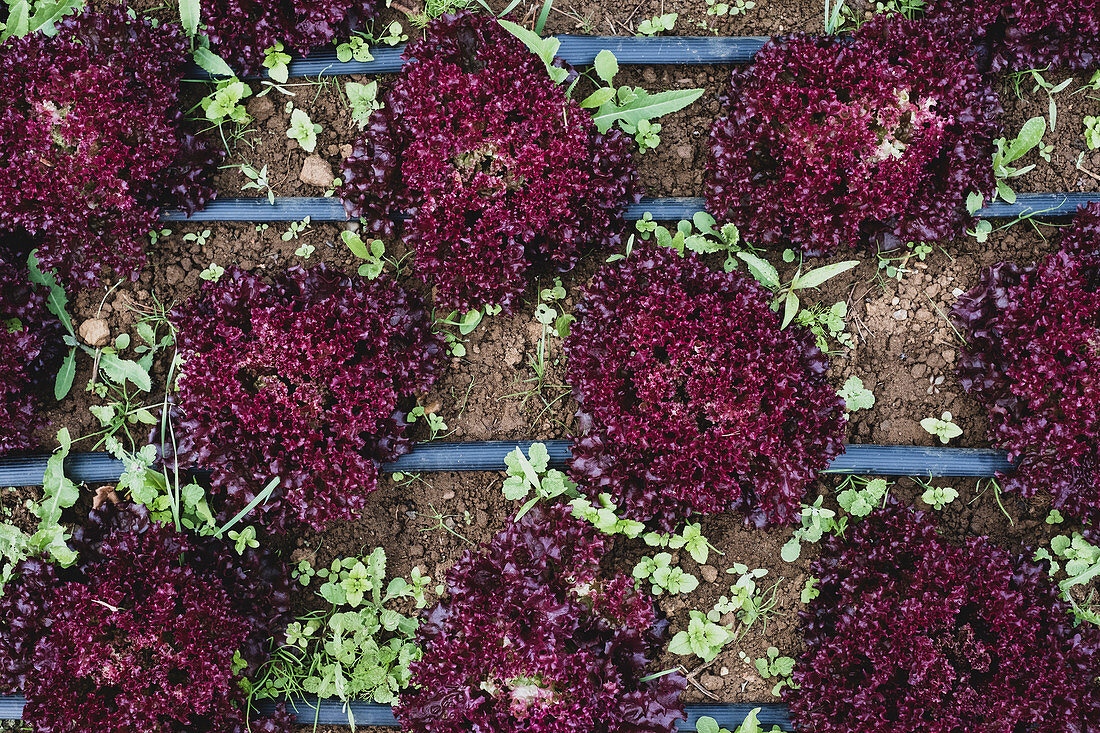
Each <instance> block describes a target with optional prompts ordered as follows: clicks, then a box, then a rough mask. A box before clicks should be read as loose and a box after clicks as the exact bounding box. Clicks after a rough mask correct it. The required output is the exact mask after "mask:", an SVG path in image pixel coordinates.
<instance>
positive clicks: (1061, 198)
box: [161, 192, 1100, 222]
mask: <svg viewBox="0 0 1100 733" xmlns="http://www.w3.org/2000/svg"><path fill="white" fill-rule="evenodd" d="M1093 201H1100V193H1095V192H1093V193H1021V194H1019V195H1018V196H1017V197H1016V203H1014V204H1009V203H1006V202H1004V201H998V202H996V203H994V204H990V205H989V206H986V207H985V208H983V209H980V210H979V211H978V216H980V217H984V218H987V219H1014V218H1016V217H1020V216H1027V215H1032V214H1035V215H1041V216H1073V214H1075V213H1076V212H1077V208H1078V207H1080V206H1083V205H1084V204H1087V203H1090V202H1093ZM705 209H706V203H705V201H704V200H703V199H701V198H691V197H683V198H674V197H670V198H644V199H642V200H641V202H639V203H637V204H630V205H629V206H627V208H626V218H627V219H641V218H642V215H643V214H645V213H649V214H652V215H653V218H654V219H656V220H657V221H678V220H680V219H690V218H691V217H692V216H693V215H694V214H695V213H696V212H699V211H704V210H705ZM307 216H308V217H309V218H310V220H311V221H315V222H319V221H346V220H347V215H346V214H345V213H344V205H343V204H342V203H341V202H340V200H339V199H336V198H320V197H318V198H304V197H303V198H297V197H280V198H277V199H275V203H274V204H271V203H268V200H267V199H266V198H225V199H217V200H215V201H212V202H210V203H209V204H208V205H207V206H206V208H205V209H203V210H202V211H198V212H196V213H195V214H193V215H192V216H191V217H190V218H188V216H187V215H186V214H185V213H184V212H182V211H178V210H172V211H165V212H163V214H162V215H161V219H162V220H163V221H250V222H251V221H301V220H302V219H304V218H306V217H307Z"/></svg>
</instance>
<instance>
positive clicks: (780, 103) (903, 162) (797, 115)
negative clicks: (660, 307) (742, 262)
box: [706, 17, 1001, 254]
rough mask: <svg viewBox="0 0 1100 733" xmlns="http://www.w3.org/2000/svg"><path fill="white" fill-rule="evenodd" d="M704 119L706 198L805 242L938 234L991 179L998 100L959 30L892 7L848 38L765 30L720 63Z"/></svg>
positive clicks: (814, 245)
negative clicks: (719, 79)
mask: <svg viewBox="0 0 1100 733" xmlns="http://www.w3.org/2000/svg"><path fill="white" fill-rule="evenodd" d="M722 105H723V107H724V109H725V114H724V115H723V116H722V117H720V118H719V119H718V120H716V121H715V123H714V126H713V127H712V128H711V134H710V146H711V155H710V158H709V160H708V162H707V180H706V187H707V206H708V210H709V211H711V212H712V213H713V214H714V215H715V216H716V217H718V218H719V219H722V218H726V219H729V220H730V221H732V222H733V223H735V224H737V226H738V227H740V229H741V233H742V235H743V236H744V237H745V238H746V239H748V240H749V241H751V242H754V243H756V244H779V243H786V242H792V243H794V244H796V245H798V246H800V247H801V248H802V250H803V251H804V252H806V253H808V254H821V253H827V252H831V251H833V250H835V249H837V248H838V247H842V246H854V245H858V244H861V243H865V242H869V241H870V242H874V243H879V244H883V245H885V246H887V247H891V246H896V245H897V244H899V243H901V244H903V243H905V242H910V241H935V240H942V239H951V238H953V237H954V236H956V235H957V234H959V233H960V232H961V231H962V229H963V227H964V225H965V224H966V223H967V222H968V221H970V217H969V216H968V215H967V213H966V205H965V204H966V197H967V195H968V194H969V193H971V192H974V191H976V192H979V193H982V194H988V193H989V192H991V191H992V190H993V173H992V170H991V168H990V166H989V157H990V155H991V154H992V151H993V147H992V141H993V138H994V137H995V136H996V133H997V131H998V130H999V122H998V120H999V115H1000V112H1001V107H1000V103H999V102H998V100H997V96H996V94H995V93H994V92H993V90H992V88H991V87H990V85H989V83H988V81H986V80H985V79H984V78H983V77H982V75H981V74H980V73H979V72H978V70H977V68H976V67H975V65H974V62H973V61H972V60H971V59H970V58H969V56H968V55H967V53H966V51H965V49H964V47H963V45H962V44H961V42H959V41H954V40H949V39H947V38H945V37H943V36H942V35H940V34H937V33H935V32H933V30H932V28H931V27H930V26H928V25H925V24H921V23H918V22H914V21H907V20H904V19H901V18H896V17H883V18H879V19H876V20H874V21H871V22H869V23H867V24H866V25H864V26H863V28H862V29H861V30H860V31H859V32H857V33H855V34H854V35H852V36H851V37H842V36H807V35H802V34H795V35H792V36H787V37H782V38H774V39H772V40H771V41H769V42H768V43H767V44H766V45H765V46H764V48H763V49H762V50H761V51H760V52H759V53H758V54H757V55H756V58H755V60H754V62H753V63H752V65H750V66H748V67H745V68H742V69H738V70H736V71H734V72H733V80H732V83H731V86H730V90H729V92H728V93H727V94H725V95H724V96H723V98H722Z"/></svg>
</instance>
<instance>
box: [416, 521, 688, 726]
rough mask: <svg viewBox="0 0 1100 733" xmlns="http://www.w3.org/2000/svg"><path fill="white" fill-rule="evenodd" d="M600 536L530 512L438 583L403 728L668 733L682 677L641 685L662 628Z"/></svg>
mask: <svg viewBox="0 0 1100 733" xmlns="http://www.w3.org/2000/svg"><path fill="white" fill-rule="evenodd" d="M606 542H607V539H606V538H605V537H604V536H602V535H597V534H596V533H595V531H594V530H593V529H592V527H591V526H589V525H587V524H585V523H583V522H581V521H580V520H577V519H574V518H573V516H572V513H571V511H570V510H569V508H568V507H567V506H562V505H557V506H553V507H549V508H543V507H535V508H534V509H532V510H531V511H530V512H528V513H527V514H525V515H524V516H523V518H522V519H520V520H518V521H516V522H514V523H512V524H510V525H509V526H508V527H507V528H506V529H504V531H502V532H500V533H499V534H497V535H496V536H495V537H494V538H493V539H492V540H490V541H489V542H488V543H487V544H486V545H485V546H484V547H482V548H481V550H470V551H467V552H466V553H465V554H464V555H463V556H462V558H460V559H459V561H458V562H457V563H456V564H455V566H454V567H453V568H452V569H451V571H450V573H449V574H448V576H447V595H446V596H445V597H444V599H443V600H442V601H440V603H439V605H438V606H436V607H435V608H433V609H431V610H430V611H429V612H428V613H427V614H426V616H425V618H424V619H423V620H422V622H421V624H420V629H419V631H418V632H417V642H418V643H419V644H420V646H421V648H422V649H423V652H424V654H423V657H422V658H421V659H420V660H419V661H416V662H414V663H413V665H412V684H411V687H410V688H409V689H408V690H407V691H405V692H403V693H402V695H401V704H400V706H399V707H398V708H397V710H396V714H397V717H398V718H399V719H400V720H401V723H402V725H403V726H404V729H405V730H407V731H413V732H414V733H467V732H468V731H493V733H510V732H511V731H516V732H517V733H518V732H519V731H523V732H524V733H672V732H673V731H674V730H675V729H676V720H678V719H682V718H683V717H684V712H683V705H682V704H681V703H680V701H679V696H680V693H681V692H682V691H683V689H684V686H685V684H686V683H685V680H684V678H683V677H682V676H681V675H680V674H678V673H673V674H669V675H665V676H663V677H660V678H659V679H655V680H643V677H645V676H646V675H647V674H648V673H649V672H650V671H652V670H649V669H648V668H649V666H650V665H651V662H652V661H653V660H654V658H655V656H656V655H657V654H658V653H659V652H660V649H661V646H662V640H663V638H664V636H665V632H666V630H667V626H668V623H667V622H666V621H663V620H658V619H657V618H656V616H655V614H654V611H653V604H652V603H651V602H650V600H649V599H648V597H646V596H645V595H641V594H639V593H638V592H637V591H635V589H634V582H633V580H632V579H631V578H629V577H627V576H624V575H617V576H615V577H613V578H606V577H601V576H600V573H599V563H600V558H601V557H602V556H603V555H604V553H605V552H606V551H607V549H608V547H607V546H606Z"/></svg>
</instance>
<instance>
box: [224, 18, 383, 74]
mask: <svg viewBox="0 0 1100 733" xmlns="http://www.w3.org/2000/svg"><path fill="white" fill-rule="evenodd" d="M378 5H379V4H378V3H377V2H375V0H278V2H272V0H217V2H211V3H203V5H202V22H203V24H204V25H205V26H206V33H207V35H208V36H209V37H210V47H211V50H213V51H214V52H215V53H217V54H218V55H219V56H221V57H222V58H223V59H225V61H226V62H227V63H228V64H229V66H230V67H232V68H233V70H234V71H236V72H237V73H238V74H257V73H260V72H262V71H263V70H264V67H263V63H264V57H265V52H266V51H267V50H268V49H270V48H274V47H275V43H276V42H279V43H282V44H283V46H284V52H286V53H289V52H290V51H296V52H297V53H299V54H308V53H309V51H310V50H312V49H314V48H317V47H318V46H323V45H325V44H326V43H331V42H333V41H334V40H339V39H341V38H344V37H347V36H348V35H350V34H351V32H352V31H353V30H354V29H356V28H358V27H359V24H360V21H369V20H372V19H374V17H375V16H376V15H377V14H378V13H377V8H378Z"/></svg>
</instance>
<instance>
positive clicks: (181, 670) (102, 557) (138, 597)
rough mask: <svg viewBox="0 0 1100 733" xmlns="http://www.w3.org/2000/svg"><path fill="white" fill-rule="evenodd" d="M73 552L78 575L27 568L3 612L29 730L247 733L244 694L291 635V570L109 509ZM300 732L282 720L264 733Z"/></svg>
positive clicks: (6, 659) (0, 661) (10, 681)
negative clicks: (265, 659) (273, 640)
mask: <svg viewBox="0 0 1100 733" xmlns="http://www.w3.org/2000/svg"><path fill="white" fill-rule="evenodd" d="M71 545H72V547H73V549H74V550H76V552H77V554H78V557H79V559H78V560H77V562H76V563H75V564H74V565H73V566H72V567H70V568H69V569H67V570H56V569H55V568H54V567H53V566H51V565H49V564H47V563H45V562H43V561H42V560H39V559H30V560H25V561H23V562H22V563H20V565H19V566H18V567H17V569H16V573H15V576H14V578H13V579H12V580H11V581H9V583H8V587H7V588H6V589H5V590H6V592H5V594H4V596H3V597H2V598H0V670H3V672H2V673H0V674H2V676H0V685H2V686H3V688H4V689H5V691H6V692H16V691H21V692H22V693H23V694H24V695H25V696H26V698H27V706H26V709H25V710H24V713H23V718H24V720H26V721H27V722H28V723H30V724H31V725H33V726H35V730H38V731H43V732H45V733H49V732H51V731H58V732H60V731H77V730H79V731H93V730H96V731H99V730H104V731H106V730H110V731H123V730H134V731H138V730H142V731H153V730H158V731H159V730H188V731H211V732H212V733H213V732H214V731H217V732H218V733H223V732H225V731H230V732H232V733H247V731H249V730H250V728H249V726H248V725H247V724H246V712H247V711H246V707H245V701H244V695H243V692H242V690H241V688H240V686H239V682H240V680H241V675H242V673H244V674H249V673H252V672H255V671H256V669H257V668H258V666H259V663H260V661H261V656H262V652H263V643H264V641H265V640H266V639H267V638H268V637H269V636H271V635H272V634H273V633H275V632H276V631H277V630H279V629H281V628H282V626H283V625H285V622H286V617H287V615H288V612H289V609H290V596H289V578H288V576H287V571H286V567H285V566H284V565H283V564H282V563H281V562H279V561H278V560H277V559H276V558H275V557H273V556H271V555H269V554H267V553H263V552H257V551H255V550H247V551H245V553H244V554H243V555H241V556H238V555H237V554H236V553H235V552H233V550H232V549H231V548H229V547H227V546H226V545H224V544H223V543H222V542H220V541H218V540H214V539H212V538H196V537H193V536H190V537H189V536H185V535H182V534H177V533H176V532H175V531H174V530H173V529H172V528H171V527H170V526H169V525H165V524H158V523H156V522H152V521H150V519H149V516H148V513H147V512H146V510H145V509H144V508H143V507H139V506H136V505H124V506H115V505H114V504H111V503H110V502H107V503H105V504H104V505H103V506H102V507H100V508H99V509H96V510H93V511H92V513H91V514H90V515H89V517H88V521H87V524H86V525H85V526H83V527H80V528H78V529H77V530H76V531H75V532H74V534H73V538H72V541H71ZM255 717H258V716H254V718H255ZM291 720H292V719H291V718H290V717H289V716H287V715H286V714H285V713H282V712H280V713H278V714H277V715H276V717H275V718H273V719H269V720H266V721H262V720H256V721H255V725H254V726H253V727H252V728H251V730H253V731H264V732H265V733H275V732H276V731H289V730H291V728H290V723H291Z"/></svg>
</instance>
